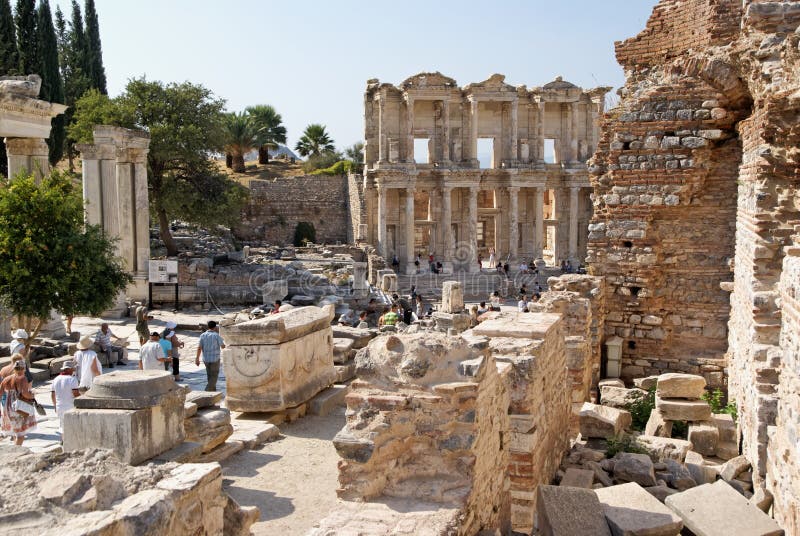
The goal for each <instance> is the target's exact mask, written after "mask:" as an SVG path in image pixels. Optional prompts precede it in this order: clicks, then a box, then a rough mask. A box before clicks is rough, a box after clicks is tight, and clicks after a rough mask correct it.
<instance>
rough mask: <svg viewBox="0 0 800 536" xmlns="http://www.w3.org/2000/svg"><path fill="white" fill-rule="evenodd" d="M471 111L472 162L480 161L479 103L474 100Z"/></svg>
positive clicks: (470, 139) (471, 103)
mask: <svg viewBox="0 0 800 536" xmlns="http://www.w3.org/2000/svg"><path fill="white" fill-rule="evenodd" d="M470 111H471V114H470V119H469V126H470V135H469V144H470V158H471V159H472V160H478V101H477V100H476V99H474V98H473V99H472V100H470Z"/></svg>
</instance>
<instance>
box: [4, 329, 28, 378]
mask: <svg viewBox="0 0 800 536" xmlns="http://www.w3.org/2000/svg"><path fill="white" fill-rule="evenodd" d="M11 337H12V339H11V342H10V343H8V349H9V351H10V352H11V355H14V354H20V355H21V356H22V357H24V358H25V378H26V379H27V380H28V381H29V382H33V375H32V374H31V371H30V366H29V365H28V349H27V348H25V343H26V342H27V340H28V332H27V331H25V330H24V329H22V328H18V329H16V330H14V331H12V332H11Z"/></svg>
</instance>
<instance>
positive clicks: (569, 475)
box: [559, 467, 594, 489]
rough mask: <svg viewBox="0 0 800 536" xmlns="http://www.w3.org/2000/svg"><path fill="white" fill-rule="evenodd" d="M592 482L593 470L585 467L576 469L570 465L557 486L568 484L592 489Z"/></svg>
mask: <svg viewBox="0 0 800 536" xmlns="http://www.w3.org/2000/svg"><path fill="white" fill-rule="evenodd" d="M593 483H594V471H588V470H586V469H576V468H574V467H570V468H569V469H567V472H566V473H565V474H564V477H563V478H562V479H561V482H560V483H559V486H570V487H573V488H585V489H592V484H593Z"/></svg>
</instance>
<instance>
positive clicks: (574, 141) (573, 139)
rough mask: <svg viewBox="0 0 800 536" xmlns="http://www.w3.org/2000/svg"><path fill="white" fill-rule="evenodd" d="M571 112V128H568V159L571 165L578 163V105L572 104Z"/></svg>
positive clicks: (576, 103)
mask: <svg viewBox="0 0 800 536" xmlns="http://www.w3.org/2000/svg"><path fill="white" fill-rule="evenodd" d="M571 110H572V113H571V115H572V127H571V128H570V134H571V136H570V140H569V144H570V153H571V154H570V158H571V162H572V163H578V158H579V155H578V137H579V136H580V131H579V130H578V125H579V121H578V118H579V117H580V116H579V111H580V103H578V102H573V103H572V105H571Z"/></svg>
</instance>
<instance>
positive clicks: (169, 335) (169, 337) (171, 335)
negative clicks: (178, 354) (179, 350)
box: [164, 331, 175, 339]
mask: <svg viewBox="0 0 800 536" xmlns="http://www.w3.org/2000/svg"><path fill="white" fill-rule="evenodd" d="M174 336H175V332H174V331H170V332H169V333H167V334H166V335H165V336H164V338H165V339H171V338H172V337H174Z"/></svg>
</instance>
